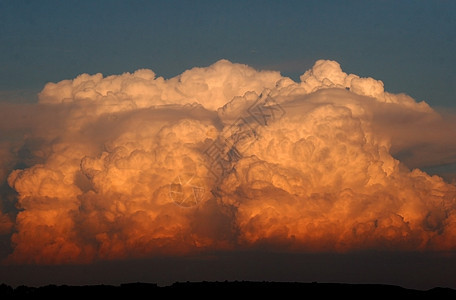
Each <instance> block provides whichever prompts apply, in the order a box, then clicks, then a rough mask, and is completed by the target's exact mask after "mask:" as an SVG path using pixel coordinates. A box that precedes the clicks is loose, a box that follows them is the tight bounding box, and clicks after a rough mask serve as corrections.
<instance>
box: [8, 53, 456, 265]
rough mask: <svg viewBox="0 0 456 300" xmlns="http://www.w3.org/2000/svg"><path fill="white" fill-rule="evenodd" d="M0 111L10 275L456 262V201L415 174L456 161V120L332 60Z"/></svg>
mask: <svg viewBox="0 0 456 300" xmlns="http://www.w3.org/2000/svg"><path fill="white" fill-rule="evenodd" d="M2 105H3V108H4V109H3V110H2V111H3V113H2V120H0V128H2V131H3V132H5V135H4V136H2V140H1V149H0V152H1V154H2V158H1V161H0V168H1V170H0V180H3V182H4V186H5V188H4V190H8V192H5V193H2V195H3V196H2V197H3V198H2V203H7V202H10V203H11V202H13V203H14V204H15V206H16V208H15V209H9V210H8V209H7V208H5V207H6V206H5V205H4V206H2V207H0V208H1V209H2V213H1V214H0V234H3V235H10V236H11V243H12V246H13V252H12V253H11V254H10V255H9V257H8V261H10V262H20V263H39V264H49V263H51V264H55V263H77V262H91V261H94V260H106V259H123V258H128V257H148V256H153V255H162V254H166V255H170V254H171V255H181V254H188V253H192V252H198V251H205V250H213V249H223V250H233V251H234V250H236V249H246V248H255V247H270V248H271V249H279V250H282V251H338V252H341V251H342V252H345V251H352V250H360V249H392V250H397V249H400V250H417V249H419V250H454V249H455V248H456V238H455V236H456V186H455V185H453V184H451V183H449V182H446V181H445V180H443V179H442V178H441V177H439V176H435V175H434V176H431V175H429V174H427V173H425V172H423V171H421V170H420V169H418V168H415V167H417V166H418V167H419V166H423V165H426V164H428V165H429V164H433V163H441V162H445V163H454V162H455V161H456V146H455V143H454V142H452V140H451V139H449V138H454V137H456V136H455V132H454V129H452V128H455V127H451V125H452V124H451V122H453V121H451V118H450V119H448V118H443V117H442V116H441V115H440V114H438V113H437V112H436V111H434V110H433V109H432V108H431V107H430V106H429V105H427V104H426V103H425V102H417V101H415V100H414V99H412V98H411V97H409V96H407V95H404V94H392V93H388V92H386V91H385V88H384V85H383V83H382V82H381V81H379V80H375V79H373V78H361V77H359V76H357V75H354V74H346V73H345V72H343V71H342V69H341V67H340V65H339V64H338V63H337V62H335V61H329V60H319V61H317V62H316V63H315V65H314V67H313V68H312V69H311V70H308V71H306V72H305V73H304V74H303V75H302V76H301V77H300V82H295V81H293V80H291V79H290V78H287V77H283V76H281V75H280V73H279V72H275V71H259V70H255V69H253V68H251V67H249V66H246V65H242V64H235V63H231V62H229V61H227V60H221V61H218V62H216V63H214V64H213V65H211V66H208V67H204V68H193V69H191V70H188V71H185V72H184V73H182V74H181V75H179V76H177V77H174V78H171V79H164V78H162V77H157V76H156V74H155V73H154V72H153V71H151V70H145V69H142V70H138V71H136V72H134V73H124V74H121V75H113V76H108V77H103V75H102V74H95V75H89V74H82V75H80V76H78V77H77V78H75V79H73V80H63V81H61V82H57V83H48V84H47V85H46V86H45V87H44V88H43V90H42V91H41V93H40V94H39V102H38V103H37V104H33V105H29V106H27V107H24V106H23V105H20V106H14V105H11V104H2ZM454 140H456V139H453V141H454ZM442 146H445V150H442V148H441V147H442ZM439 147H440V148H439ZM436 149H440V151H437V150H436ZM407 154H409V155H407ZM10 206H11V205H10Z"/></svg>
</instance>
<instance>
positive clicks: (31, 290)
mask: <svg viewBox="0 0 456 300" xmlns="http://www.w3.org/2000/svg"><path fill="white" fill-rule="evenodd" d="M213 290H220V291H223V293H224V294H229V293H230V291H233V292H234V293H235V294H233V295H238V296H239V294H238V292H239V291H240V290H250V291H255V292H257V293H260V294H261V293H262V292H264V293H265V294H266V295H269V296H271V295H273V294H274V292H279V293H280V294H279V295H281V296H284V295H285V294H284V292H287V291H290V292H292V291H293V292H294V291H299V292H301V293H307V295H308V296H310V295H318V296H329V295H347V296H363V297H377V296H407V297H414V299H417V298H418V299H424V298H426V299H436V298H439V299H440V298H451V299H456V298H455V297H456V290H454V289H450V288H441V287H436V288H433V289H429V290H415V289H406V288H403V287H400V286H394V285H382V284H342V283H316V282H312V283H300V282H267V281H262V282H254V281H221V282H219V281H215V282H209V281H201V282H176V283H174V284H172V285H169V286H164V287H160V286H158V285H157V284H155V283H140V282H137V283H127V284H121V285H119V286H114V285H83V286H69V285H59V286H58V285H52V284H51V285H46V286H41V287H29V286H24V285H21V286H18V287H16V288H13V287H11V286H9V285H6V284H1V285H0V299H24V298H27V297H64V296H65V297H67V296H71V297H78V296H91V297H92V296H95V297H96V296H100V297H103V298H106V297H110V296H116V297H134V296H142V297H144V296H147V298H150V297H153V296H154V295H162V294H163V293H169V294H170V293H172V292H183V293H185V294H184V295H190V294H191V292H192V291H196V292H198V293H200V295H202V294H201V292H203V293H205V294H207V293H209V292H210V291H213ZM256 295H259V294H256ZM301 295H303V296H304V295H306V294H301Z"/></svg>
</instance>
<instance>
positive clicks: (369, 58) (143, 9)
mask: <svg viewBox="0 0 456 300" xmlns="http://www.w3.org/2000/svg"><path fill="white" fill-rule="evenodd" d="M222 58H225V59H228V60H231V61H233V62H239V63H245V64H248V65H250V66H253V67H255V68H258V69H274V70H278V71H281V73H282V74H283V75H286V76H291V77H292V78H293V79H295V80H298V78H299V75H300V74H302V73H304V71H306V70H307V69H309V68H310V67H311V66H312V65H313V63H314V62H315V61H316V60H317V59H322V58H323V59H333V60H336V61H338V62H339V63H340V64H341V66H342V68H343V70H344V71H345V72H347V73H355V74H357V75H360V76H363V77H367V76H370V77H374V78H376V79H380V80H382V81H383V82H384V83H385V89H386V90H387V91H390V92H395V93H397V92H405V93H407V94H409V95H411V96H412V97H414V98H415V99H416V100H418V101H421V100H424V101H426V102H428V103H429V104H430V105H431V106H451V107H454V106H456V99H455V86H456V74H455V71H454V70H455V67H456V1H213V0H212V1H6V0H0V91H1V93H0V97H2V99H3V100H5V99H6V100H10V101H11V100H13V99H15V98H18V97H25V98H26V99H28V100H29V101H30V100H33V99H32V98H33V97H32V95H34V94H35V93H36V92H38V91H40V90H41V88H42V87H43V86H44V84H45V83H46V82H49V81H53V82H56V81H60V80H63V79H70V78H74V77H76V76H77V75H78V74H81V73H90V74H92V73H98V72H101V73H103V74H104V75H110V74H121V73H123V72H131V71H135V70H137V69H139V68H150V69H152V70H153V71H154V72H156V73H157V75H159V76H163V77H165V78H170V77H172V76H175V75H178V74H180V73H181V72H183V71H185V70H186V69H189V68H192V67H194V66H207V65H210V64H212V63H214V62H215V61H217V60H219V59H222ZM23 100H24V99H22V100H19V99H17V100H15V101H23Z"/></svg>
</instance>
